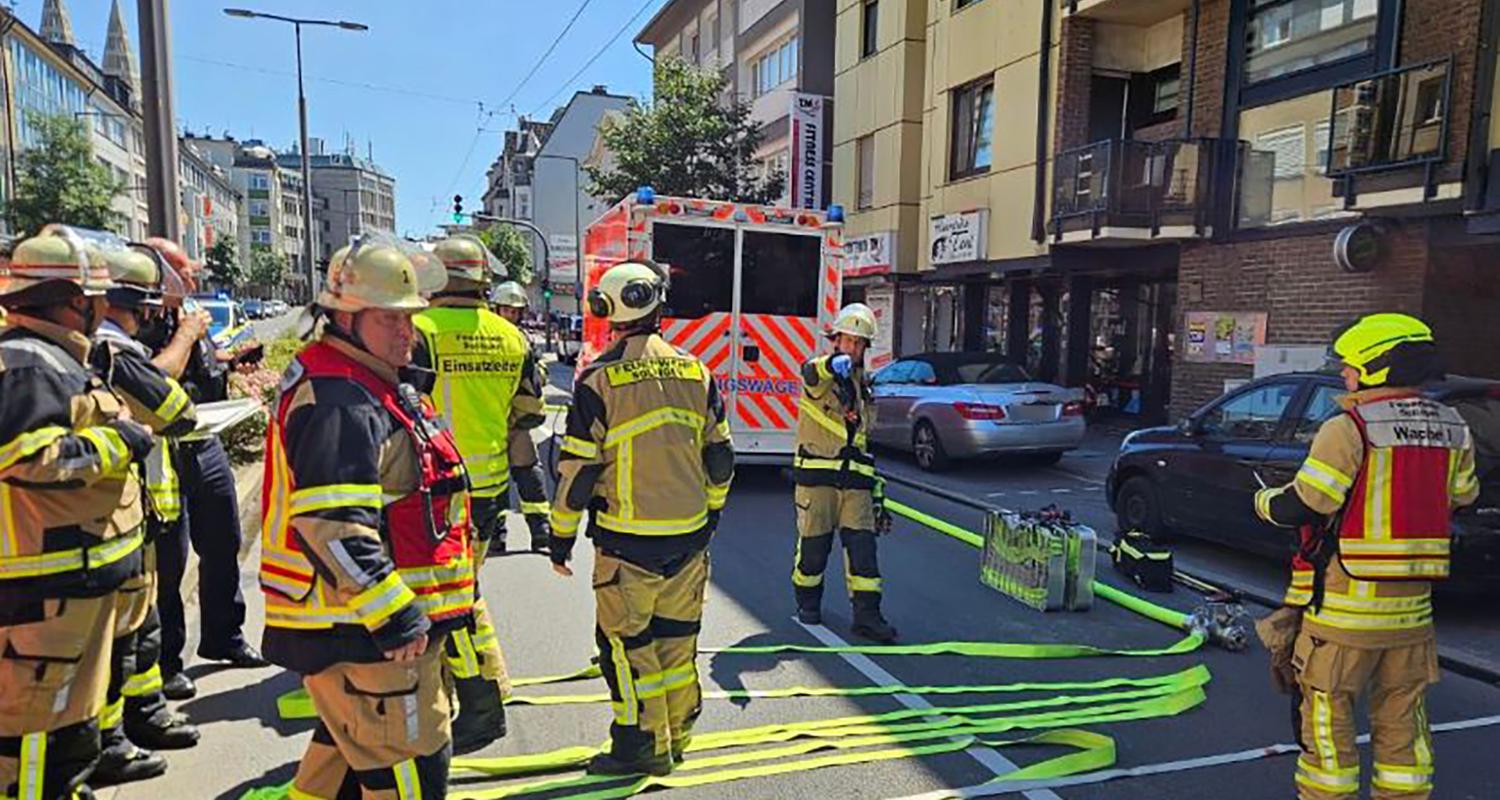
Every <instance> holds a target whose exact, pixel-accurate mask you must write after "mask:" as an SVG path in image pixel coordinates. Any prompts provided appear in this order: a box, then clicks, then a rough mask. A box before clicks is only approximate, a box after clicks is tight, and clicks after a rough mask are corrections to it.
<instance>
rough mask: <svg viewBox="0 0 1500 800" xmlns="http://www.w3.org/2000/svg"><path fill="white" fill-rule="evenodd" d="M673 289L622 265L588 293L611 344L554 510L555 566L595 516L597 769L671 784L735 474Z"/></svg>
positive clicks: (709, 384)
mask: <svg viewBox="0 0 1500 800" xmlns="http://www.w3.org/2000/svg"><path fill="white" fill-rule="evenodd" d="M666 290H667V286H666V280H665V277H664V276H663V275H662V273H661V270H660V269H659V268H658V267H656V266H655V265H654V264H650V263H641V262H624V263H621V264H618V265H616V266H614V267H612V268H610V269H609V271H607V272H605V273H604V275H603V277H602V278H601V279H600V281H599V285H598V286H596V287H595V288H593V289H591V290H590V291H589V295H588V304H589V312H590V313H591V314H593V315H594V316H596V317H600V318H602V319H607V320H608V321H609V324H610V327H611V329H612V331H613V334H614V337H615V342H614V344H613V345H611V346H610V347H609V349H608V350H606V351H605V352H604V353H603V354H601V355H600V356H599V357H598V359H596V360H595V361H594V362H593V363H592V364H590V365H589V366H588V367H587V368H585V369H584V370H583V371H582V372H581V373H579V376H578V379H577V381H575V383H574V387H575V388H574V392H573V407H572V409H571V410H569V412H568V420H567V434H566V437H565V438H564V440H563V446H562V460H561V466H560V476H559V483H558V487H557V496H556V498H555V500H554V501H553V506H552V539H551V545H550V550H551V557H552V564H553V569H554V570H555V571H556V572H557V573H558V574H559V575H562V576H564V577H567V576H571V575H572V574H573V572H572V570H571V569H570V568H569V567H568V561H569V559H570V557H571V555H572V552H573V544H574V542H575V541H576V538H577V532H578V528H579V525H580V522H581V521H582V517H583V513H584V512H585V511H588V512H589V514H590V532H591V535H592V536H593V539H594V547H595V556H594V575H593V586H594V599H595V601H596V617H595V619H596V628H595V639H596V640H597V643H598V646H599V663H600V665H601V667H602V669H603V672H604V679H605V682H606V683H608V685H609V691H610V697H611V700H612V701H613V707H614V723H613V724H612V725H611V726H610V747H609V750H608V751H607V752H605V753H601V754H599V755H598V756H596V757H595V758H594V759H593V760H592V761H590V762H589V766H588V770H589V772H590V773H593V774H604V775H620V774H636V773H649V774H653V775H665V774H667V773H669V772H671V771H672V767H673V764H674V763H675V762H680V761H681V760H682V756H683V752H684V751H685V750H686V749H687V746H688V742H689V740H690V738H691V733H692V727H693V723H694V721H695V720H697V718H698V713H699V711H700V710H701V700H702V693H701V691H700V690H699V687H698V671H697V665H696V663H695V659H696V656H697V650H698V630H699V627H700V625H701V622H702V619H703V593H704V588H705V585H706V583H707V581H708V544H709V539H710V538H712V536H713V533H714V529H715V528H716V527H717V525H718V519H719V514H720V511H721V510H722V509H723V507H724V501H725V498H726V497H727V496H728V493H729V483H730V481H731V480H732V479H733V477H734V448H733V446H732V445H731V443H730V440H729V424H728V422H727V421H726V419H725V416H724V405H723V403H722V402H721V400H720V398H719V394H718V389H717V387H716V385H715V383H714V380H713V376H712V375H711V374H710V373H709V371H708V369H707V368H705V367H704V366H703V364H702V363H701V362H699V361H698V360H697V359H696V358H694V357H692V356H691V355H689V354H686V353H684V352H682V351H681V350H678V349H677V348H675V347H673V346H672V345H670V344H668V343H667V342H666V340H665V339H663V338H662V337H661V335H660V333H659V332H658V328H659V325H660V321H661V305H662V303H663V302H664V301H665V299H666Z"/></svg>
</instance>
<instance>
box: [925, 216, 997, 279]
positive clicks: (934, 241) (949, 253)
mask: <svg viewBox="0 0 1500 800" xmlns="http://www.w3.org/2000/svg"><path fill="white" fill-rule="evenodd" d="M988 218H989V210H988V209H979V210H977V211H963V212H960V213H957V214H944V215H942V216H940V217H933V218H932V219H930V220H928V227H927V234H928V235H927V240H928V241H929V242H931V253H932V263H933V264H934V265H938V264H962V263H965V262H968V261H979V260H981V259H983V258H984V254H985V252H986V244H987V243H986V240H985V234H986V232H987V231H986V227H987V226H986V223H987V222H988Z"/></svg>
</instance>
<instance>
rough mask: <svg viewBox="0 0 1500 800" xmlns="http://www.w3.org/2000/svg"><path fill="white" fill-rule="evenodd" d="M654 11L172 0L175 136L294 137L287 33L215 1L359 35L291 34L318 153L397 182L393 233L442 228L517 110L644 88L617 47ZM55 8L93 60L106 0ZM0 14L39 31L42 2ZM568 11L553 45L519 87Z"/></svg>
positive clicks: (621, 5) (583, 3)
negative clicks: (360, 160) (373, 166)
mask: <svg viewBox="0 0 1500 800" xmlns="http://www.w3.org/2000/svg"><path fill="white" fill-rule="evenodd" d="M666 2H667V0H543V2H530V1H528V0H363V2H356V1H355V0H300V1H294V0H175V2H172V3H171V22H172V32H171V35H172V42H171V44H172V60H173V67H174V69H173V81H174V84H175V85H174V87H173V89H174V94H175V96H176V107H175V109H174V112H175V114H176V118H177V127H178V130H179V131H181V130H183V129H187V130H190V131H193V132H195V133H199V134H202V133H209V134H212V135H214V136H221V135H223V134H224V133H225V132H226V131H227V132H229V133H231V134H233V135H234V136H236V137H237V138H240V139H247V138H258V139H262V140H264V141H265V142H266V143H267V144H269V145H271V146H272V147H274V148H276V149H278V150H289V149H291V146H292V145H293V144H295V143H296V141H297V82H296V77H295V76H296V71H295V70H296V54H295V49H294V42H293V34H292V27H291V26H290V25H287V24H284V23H279V22H272V21H268V20H249V19H239V18H234V17H229V16H226V15H225V14H224V13H223V8H224V7H225V6H238V7H243V8H250V9H253V10H256V11H264V12H267V13H273V14H281V15H283V16H293V17H307V18H323V19H334V20H338V19H344V20H350V21H354V22H362V23H364V24H366V25H369V26H370V30H369V31H367V32H363V33H358V32H351V31H345V30H341V29H338V28H318V27H314V28H303V33H302V53H303V71H304V72H303V74H304V78H305V81H306V92H307V105H308V134H309V135H310V136H313V137H322V138H323V139H324V140H325V141H326V143H327V144H326V145H325V147H326V149H327V150H329V151H338V152H341V151H342V150H343V149H344V143H345V141H346V137H348V138H350V139H352V141H353V142H354V145H355V150H356V152H357V154H359V155H368V154H369V153H370V151H371V150H373V154H374V157H375V161H376V163H378V164H380V166H381V167H382V168H384V169H385V170H386V171H387V172H389V173H390V174H392V175H394V176H395V178H396V227H397V230H398V231H399V232H400V233H403V234H408V233H409V234H413V235H422V234H426V233H429V232H432V231H433V230H434V228H435V226H437V225H439V224H441V223H444V222H451V221H452V220H451V213H452V209H451V207H452V202H453V195H454V194H461V195H463V197H464V208H465V210H466V211H472V210H475V209H478V208H479V206H480V197H481V195H483V193H484V188H485V180H484V173H485V170H486V169H487V168H488V167H489V165H490V163H491V162H493V161H494V159H495V157H496V156H497V155H498V154H499V152H500V146H501V143H502V141H503V137H504V133H503V132H504V131H505V130H506V129H509V128H512V127H514V125H515V119H516V116H515V115H517V114H519V115H523V116H528V117H532V118H537V117H546V116H548V115H550V114H551V112H552V109H553V108H555V107H556V106H558V105H562V104H564V103H565V102H566V101H567V100H568V98H569V97H571V96H572V93H573V91H575V90H579V89H582V90H588V89H589V88H591V87H592V86H593V85H595V84H604V85H606V86H608V87H609V89H610V91H612V92H615V93H618V94H625V95H630V96H634V97H642V96H644V95H646V94H648V93H649V92H650V85H651V72H650V67H651V64H650V62H649V61H647V60H646V59H645V58H643V57H642V56H641V55H640V54H639V53H637V52H636V50H635V49H634V47H632V45H631V40H632V39H633V38H634V36H635V34H636V33H637V32H639V31H640V29H641V28H642V27H643V26H644V25H645V24H646V22H647V21H648V20H650V19H651V16H652V15H653V14H655V13H656V11H657V10H658V9H660V7H661V6H663V5H665V4H666ZM65 4H66V5H67V8H68V10H69V12H70V13H71V16H72V20H73V33H74V37H75V38H76V39H77V43H78V46H79V47H81V48H83V49H84V50H86V51H87V52H88V53H89V54H90V55H91V56H92V57H93V58H94V59H95V61H96V62H99V63H102V61H103V53H104V41H105V31H106V29H107V28H108V23H109V7H110V0H66V3H65ZM7 5H11V6H13V9H14V13H15V14H16V15H17V16H18V17H20V18H21V19H22V20H23V21H24V22H26V24H28V25H31V26H33V27H34V28H36V27H40V24H41V9H42V0H19V1H18V2H8V3H7ZM121 7H122V10H123V11H124V12H125V16H126V24H127V26H129V28H130V36H131V44H132V46H133V47H134V48H135V51H136V56H137V58H139V56H140V35H139V29H138V27H137V25H136V20H135V11H136V3H135V2H134V0H122V2H121ZM580 8H581V9H582V13H581V14H579V16H578V18H577V21H576V23H574V24H573V26H572V28H571V29H570V30H568V32H567V34H566V36H564V37H563V39H562V40H561V42H560V43H559V44H558V45H557V48H556V50H555V51H554V52H552V53H551V55H550V56H548V57H547V58H546V59H545V60H544V61H542V62H541V63H540V66H539V67H538V68H537V69H536V72H535V74H534V75H532V77H531V78H530V79H529V80H527V81H525V83H524V84H523V83H522V79H523V78H525V76H526V75H527V73H528V72H529V71H531V70H532V68H533V67H535V66H536V65H537V63H538V60H539V59H540V58H541V57H542V55H543V53H544V52H545V51H546V50H547V48H548V45H549V44H551V43H552V41H553V39H554V38H556V37H557V35H558V34H559V33H561V32H562V31H563V29H564V27H565V26H566V25H567V24H568V22H569V19H570V18H572V17H573V15H574V14H575V13H576V12H578V11H579V9H580ZM632 18H634V20H635V21H634V22H628V21H629V20H631V19H632ZM627 22H628V24H627ZM622 30H623V34H621V35H620V36H619V37H618V38H617V39H616V38H615V36H616V34H617V33H620V32H621V31H622ZM611 39H614V43H613V44H611V45H609V46H608V47H607V49H606V47H605V46H606V44H607V43H608V42H610V40H611ZM601 51H602V52H601ZM596 54H598V58H597V60H595V61H594V63H593V64H592V65H589V66H588V68H587V69H584V67H585V64H587V63H588V62H589V61H590V60H591V59H594V57H595V56H596ZM574 76H576V78H575V77H574Z"/></svg>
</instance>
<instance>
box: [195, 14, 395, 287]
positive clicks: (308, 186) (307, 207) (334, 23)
mask: <svg viewBox="0 0 1500 800" xmlns="http://www.w3.org/2000/svg"><path fill="white" fill-rule="evenodd" d="M224 13H225V14H228V15H229V16H231V17H242V18H245V19H269V20H275V21H276V22H285V23H287V24H289V25H291V26H292V30H293V31H294V32H295V34H296V39H297V122H298V125H299V127H300V130H301V144H300V145H299V147H298V149H299V150H301V151H302V229H303V233H302V258H303V260H304V261H306V262H307V264H306V266H307V288H308V291H309V292H311V294H312V297H313V298H316V297H317V296H318V288H319V287H318V267H317V261H316V259H314V257H313V219H312V162H311V160H310V158H309V155H308V152H307V95H306V94H305V93H304V92H303V89H302V26H303V25H319V26H323V27H329V28H343V29H344V30H346V31H367V30H369V29H370V26H368V25H364V24H362V23H359V22H346V21H344V20H331V19H303V18H300V17H283V16H281V15H280V14H267V13H264V12H261V11H251V10H250V9H248V8H226V9H224Z"/></svg>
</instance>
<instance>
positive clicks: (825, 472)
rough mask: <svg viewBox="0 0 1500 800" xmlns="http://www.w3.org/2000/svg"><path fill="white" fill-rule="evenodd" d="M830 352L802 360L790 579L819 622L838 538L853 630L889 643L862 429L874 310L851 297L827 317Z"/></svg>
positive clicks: (879, 487)
mask: <svg viewBox="0 0 1500 800" xmlns="http://www.w3.org/2000/svg"><path fill="white" fill-rule="evenodd" d="M829 337H830V338H831V339H832V340H833V352H832V353H830V354H829V355H825V356H820V357H818V358H814V359H813V360H811V361H808V362H807V363H806V364H803V365H802V401H801V404H800V410H801V413H800V414H799V415H798V421H797V454H796V457H795V459H794V461H793V468H792V476H793V479H794V481H795V482H796V484H797V487H796V490H795V494H794V498H795V503H796V506H797V554H796V563H795V565H794V567H793V568H792V585H793V587H794V590H795V591H794V593H795V595H796V599H797V619H798V620H800V621H801V622H802V623H803V624H805V625H820V624H822V622H823V611H822V604H823V572H824V570H825V569H827V567H828V556H829V554H830V553H831V551H832V550H833V537H834V534H838V535H839V536H840V537H841V538H842V539H843V542H844V563H845V568H846V571H845V582H846V583H847V587H848V590H849V597H850V599H851V601H852V603H853V605H854V625H853V631H854V633H855V634H857V635H859V636H863V637H865V638H867V639H871V640H874V641H877V642H892V641H895V639H896V629H895V628H893V627H891V624H890V623H889V622H886V620H885V617H883V616H881V613H880V595H881V583H880V565H879V561H878V559H877V557H876V546H875V545H876V537H877V536H878V535H879V534H881V533H884V532H886V531H888V530H889V529H890V525H891V518H890V514H889V513H888V512H886V510H885V488H884V483H883V482H882V481H881V480H880V478H879V477H878V476H877V475H876V474H875V457H874V456H872V455H870V450H869V443H868V441H867V440H866V436H867V435H868V433H869V429H870V423H871V422H873V418H874V414H875V405H874V403H873V402H872V401H871V398H870V388H869V385H868V383H867V381H866V377H865V367H864V359H865V351H866V350H867V349H868V348H869V346H870V342H871V341H872V340H873V339H874V338H875V313H874V312H873V311H871V310H870V308H869V307H868V306H866V305H864V304H863V303H851V304H850V305H848V306H845V307H844V309H843V310H841V311H840V312H839V314H838V316H837V317H835V318H834V320H833V326H832V328H831V329H830V331H829Z"/></svg>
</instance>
